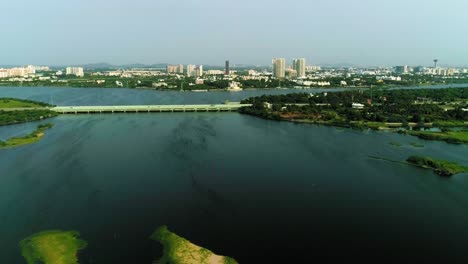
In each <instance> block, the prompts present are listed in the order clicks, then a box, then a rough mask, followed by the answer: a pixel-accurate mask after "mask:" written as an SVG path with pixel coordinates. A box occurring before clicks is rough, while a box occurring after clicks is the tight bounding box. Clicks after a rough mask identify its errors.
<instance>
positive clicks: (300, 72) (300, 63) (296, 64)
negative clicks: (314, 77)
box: [293, 58, 306, 78]
mask: <svg viewBox="0 0 468 264" xmlns="http://www.w3.org/2000/svg"><path fill="white" fill-rule="evenodd" d="M293 69H294V70H296V73H297V77H299V78H303V77H305V76H306V74H305V72H306V60H305V59H304V58H300V59H294V60H293Z"/></svg>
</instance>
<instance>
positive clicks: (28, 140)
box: [0, 124, 54, 149]
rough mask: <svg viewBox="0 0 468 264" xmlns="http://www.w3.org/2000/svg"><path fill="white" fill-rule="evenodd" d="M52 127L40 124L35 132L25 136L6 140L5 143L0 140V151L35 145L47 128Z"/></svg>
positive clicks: (51, 125)
mask: <svg viewBox="0 0 468 264" xmlns="http://www.w3.org/2000/svg"><path fill="white" fill-rule="evenodd" d="M53 126H54V125H53V124H41V125H38V126H37V128H36V130H34V131H33V132H31V133H30V134H28V135H26V136H23V137H13V138H10V139H8V140H7V141H1V140H0V149H4V148H12V147H17V146H22V145H27V144H32V143H36V142H38V141H39V140H41V138H42V137H43V136H44V133H45V131H46V130H47V129H49V128H52V127H53Z"/></svg>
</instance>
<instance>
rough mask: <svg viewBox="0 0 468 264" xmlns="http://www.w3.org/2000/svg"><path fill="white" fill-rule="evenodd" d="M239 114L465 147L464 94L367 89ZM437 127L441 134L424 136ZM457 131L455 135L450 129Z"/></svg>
mask: <svg viewBox="0 0 468 264" xmlns="http://www.w3.org/2000/svg"><path fill="white" fill-rule="evenodd" d="M241 103H245V104H252V106H250V107H243V108H241V109H240V112H241V113H243V114H248V115H253V116H257V117H261V118H265V119H272V120H279V121H290V122H296V123H312V124H322V125H329V126H337V127H349V128H359V129H375V130H390V131H394V132H399V133H403V134H408V135H413V136H418V137H420V138H423V139H429V140H442V141H446V142H448V143H465V144H466V143H468V130H467V128H468V89H467V88H446V89H401V90H388V89H371V90H365V91H343V92H332V93H326V92H323V93H317V94H312V93H310V94H309V93H295V94H285V95H264V96H259V97H252V98H248V99H245V100H242V102H241ZM427 128H440V129H441V131H442V132H436V131H427V130H424V129H427ZM454 128H457V129H458V130H457V131H452V130H451V129H454Z"/></svg>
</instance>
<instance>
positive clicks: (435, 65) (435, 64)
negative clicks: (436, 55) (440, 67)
mask: <svg viewBox="0 0 468 264" xmlns="http://www.w3.org/2000/svg"><path fill="white" fill-rule="evenodd" d="M437 62H439V60H438V59H434V68H437Z"/></svg>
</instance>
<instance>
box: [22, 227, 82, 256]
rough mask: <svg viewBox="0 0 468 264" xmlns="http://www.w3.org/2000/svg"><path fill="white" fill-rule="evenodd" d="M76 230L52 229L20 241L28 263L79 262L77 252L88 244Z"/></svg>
mask: <svg viewBox="0 0 468 264" xmlns="http://www.w3.org/2000/svg"><path fill="white" fill-rule="evenodd" d="M78 237H79V233H78V232H76V231H60V230H51V231H45V232H41V233H37V234H35V235H33V236H30V237H28V238H25V239H23V240H22V241H21V242H20V247H21V253H22V254H23V257H24V258H25V259H26V262H27V263H28V264H37V263H43V264H78V258H77V252H78V251H79V250H81V249H83V248H85V247H86V246H87V243H86V242H85V241H83V240H80V239H78Z"/></svg>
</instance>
